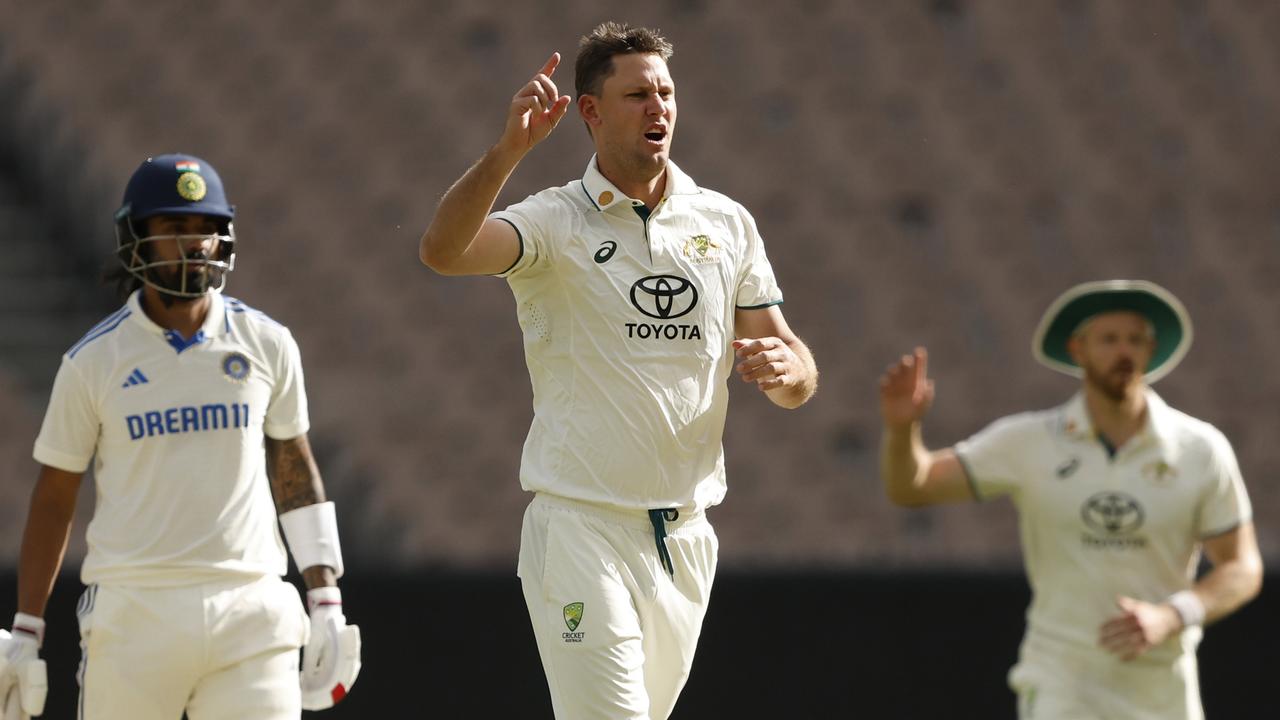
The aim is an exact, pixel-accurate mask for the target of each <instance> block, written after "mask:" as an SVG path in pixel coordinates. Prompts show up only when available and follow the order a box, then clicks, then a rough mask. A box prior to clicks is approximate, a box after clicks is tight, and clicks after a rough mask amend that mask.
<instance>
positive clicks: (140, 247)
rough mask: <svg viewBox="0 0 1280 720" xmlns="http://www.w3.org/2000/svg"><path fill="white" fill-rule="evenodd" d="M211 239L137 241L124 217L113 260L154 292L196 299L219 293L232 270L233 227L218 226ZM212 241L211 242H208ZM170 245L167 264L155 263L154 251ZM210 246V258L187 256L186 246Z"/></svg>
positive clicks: (180, 237)
mask: <svg viewBox="0 0 1280 720" xmlns="http://www.w3.org/2000/svg"><path fill="white" fill-rule="evenodd" d="M219 226H220V227H219V228H218V232H217V233H214V234H211V235H147V236H145V237H139V236H138V232H137V230H136V228H135V227H134V224H133V222H132V221H131V220H130V219H129V218H128V217H127V216H126V217H123V218H121V219H120V220H118V221H117V222H116V259H118V260H119V261H120V264H121V265H122V266H123V267H124V269H125V270H127V271H128V272H129V274H130V275H133V276H134V277H135V278H137V279H138V280H139V281H141V282H142V283H144V284H146V285H149V286H151V287H153V288H155V289H156V290H157V291H159V292H162V293H165V294H168V295H173V296H176V297H180V298H198V297H201V296H203V295H205V294H206V293H208V292H222V289H223V288H224V287H226V284H227V274H228V273H230V272H231V271H232V270H234V269H235V264H236V252H235V241H236V234H235V227H234V226H233V225H232V223H230V222H226V223H219ZM211 241H212V242H211ZM164 243H172V246H173V247H174V252H173V253H171V254H170V256H171V257H172V258H173V259H171V260H157V259H156V258H157V257H158V255H159V253H157V252H155V249H154V248H155V247H157V246H158V245H160V244H164ZM206 244H209V245H212V246H213V248H214V251H213V255H212V256H207V255H205V254H204V253H203V252H197V253H194V254H189V253H188V252H186V248H187V247H188V246H190V245H206Z"/></svg>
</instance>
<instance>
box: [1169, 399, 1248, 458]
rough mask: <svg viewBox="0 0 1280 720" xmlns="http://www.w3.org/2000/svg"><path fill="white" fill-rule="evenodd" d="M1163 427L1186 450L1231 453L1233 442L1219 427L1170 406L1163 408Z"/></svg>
mask: <svg viewBox="0 0 1280 720" xmlns="http://www.w3.org/2000/svg"><path fill="white" fill-rule="evenodd" d="M1161 425H1162V428H1163V431H1164V432H1165V433H1168V434H1169V435H1171V436H1172V439H1173V441H1174V442H1176V443H1178V444H1179V445H1181V446H1183V447H1185V448H1190V449H1193V450H1198V451H1201V452H1205V453H1209V454H1214V453H1217V452H1221V451H1223V450H1226V451H1228V452H1230V451H1231V441H1229V440H1228V439H1227V436H1226V434H1224V433H1223V432H1222V431H1221V430H1219V429H1218V428H1217V426H1215V425H1213V424H1212V423H1210V422H1208V421H1207V420H1201V419H1200V418H1197V417H1194V416H1192V415H1189V414H1187V413H1185V412H1183V411H1181V410H1178V409H1177V408H1173V407H1169V406H1168V405H1164V406H1163V407H1162V408H1161Z"/></svg>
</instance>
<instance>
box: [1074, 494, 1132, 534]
mask: <svg viewBox="0 0 1280 720" xmlns="http://www.w3.org/2000/svg"><path fill="white" fill-rule="evenodd" d="M1080 516H1081V517H1082V518H1084V523H1085V525H1088V526H1089V527H1091V528H1093V529H1094V530H1097V531H1101V532H1105V533H1106V534H1108V535H1127V534H1129V533H1131V532H1133V531H1134V530H1137V529H1138V528H1140V527H1142V520H1143V518H1144V513H1143V512H1142V505H1140V504H1139V503H1138V501H1137V500H1136V499H1134V497H1133V496H1132V495H1126V494H1124V493H1121V492H1100V493H1097V494H1095V495H1093V496H1092V497H1090V498H1089V499H1088V500H1085V501H1084V507H1083V508H1081V509H1080Z"/></svg>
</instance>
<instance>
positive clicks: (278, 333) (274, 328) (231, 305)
mask: <svg viewBox="0 0 1280 720" xmlns="http://www.w3.org/2000/svg"><path fill="white" fill-rule="evenodd" d="M223 309H224V312H225V319H224V322H225V324H226V330H227V331H228V332H232V333H234V332H236V331H240V332H248V333H252V334H254V335H256V336H259V337H265V338H285V337H288V336H289V335H290V333H289V328H288V327H286V326H285V325H284V323H281V322H279V321H277V320H276V319H275V318H273V317H271V316H270V315H268V314H267V313H265V312H263V311H261V310H259V309H258V308H256V307H253V306H252V305H249V304H248V303H246V302H244V301H243V300H240V299H239V298H234V297H230V296H224V297H223Z"/></svg>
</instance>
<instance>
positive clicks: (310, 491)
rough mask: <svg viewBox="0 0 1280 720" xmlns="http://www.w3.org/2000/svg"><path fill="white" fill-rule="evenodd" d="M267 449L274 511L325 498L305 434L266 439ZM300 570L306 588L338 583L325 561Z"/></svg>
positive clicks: (305, 504)
mask: <svg viewBox="0 0 1280 720" xmlns="http://www.w3.org/2000/svg"><path fill="white" fill-rule="evenodd" d="M266 452H267V474H268V475H269V476H270V478H271V492H272V495H273V496H274V497H275V502H276V513H277V514H279V515H284V514H285V513H287V512H290V511H292V510H297V509H298V508H303V507H306V506H308V505H315V504H317V503H323V502H326V499H325V492H324V482H323V480H321V478H320V469H319V468H318V467H317V466H316V463H315V459H314V457H313V456H312V454H311V445H310V443H309V442H308V441H307V438H306V436H305V435H303V436H299V437H296V438H293V439H291V440H274V439H268V440H267V443H266ZM300 570H301V572H302V579H303V581H304V582H305V583H306V585H307V588H308V589H310V588H316V587H326V586H332V585H336V584H337V575H336V573H335V572H334V568H331V567H329V566H327V565H312V566H310V567H304V568H300Z"/></svg>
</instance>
